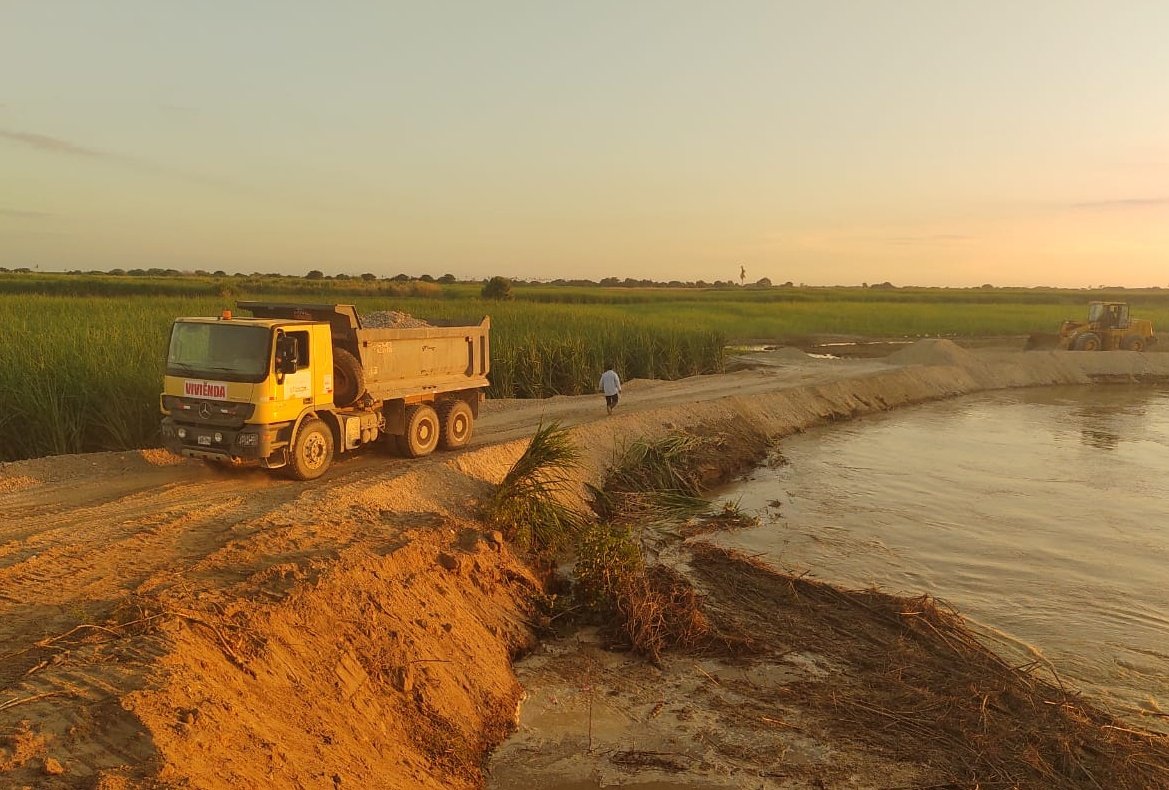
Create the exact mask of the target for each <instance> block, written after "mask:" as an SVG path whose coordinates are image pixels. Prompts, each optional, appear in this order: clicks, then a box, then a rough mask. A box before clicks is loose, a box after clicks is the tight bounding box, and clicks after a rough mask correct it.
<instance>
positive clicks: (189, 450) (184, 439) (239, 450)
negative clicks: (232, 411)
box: [161, 417, 288, 466]
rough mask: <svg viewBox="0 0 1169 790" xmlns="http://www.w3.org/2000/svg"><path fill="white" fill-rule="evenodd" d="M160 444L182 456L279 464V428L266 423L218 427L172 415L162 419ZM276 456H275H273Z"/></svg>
mask: <svg viewBox="0 0 1169 790" xmlns="http://www.w3.org/2000/svg"><path fill="white" fill-rule="evenodd" d="M161 433H162V445H163V447H165V448H166V449H168V450H170V451H171V452H172V453H174V454H175V455H181V456H184V457H186V458H203V459H206V460H209V461H223V462H226V463H235V464H244V463H262V464H264V465H265V466H267V465H269V462H270V461H276V463H275V464H274V465H283V461H284V449H283V448H284V446H286V445H287V444H288V441H287V438H284V441H281V438H282V437H281V431H280V429H279V428H277V427H273V426H267V425H245V426H244V427H243V428H239V429H233V428H219V427H215V426H212V425H192V424H189V423H181V422H177V421H175V419H174V418H173V417H164V418H163V420H162V427H161ZM273 455H276V456H277V457H278V459H273V458H272V456H273Z"/></svg>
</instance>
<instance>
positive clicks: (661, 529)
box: [574, 429, 766, 664]
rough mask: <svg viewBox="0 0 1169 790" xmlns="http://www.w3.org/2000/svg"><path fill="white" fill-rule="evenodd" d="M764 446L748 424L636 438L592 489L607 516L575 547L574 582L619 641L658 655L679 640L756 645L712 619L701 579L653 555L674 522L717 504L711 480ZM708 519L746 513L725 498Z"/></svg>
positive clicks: (706, 646)
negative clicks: (708, 493)
mask: <svg viewBox="0 0 1169 790" xmlns="http://www.w3.org/2000/svg"><path fill="white" fill-rule="evenodd" d="M765 446H766V441H765V439H763V438H762V437H760V436H758V435H755V434H753V433H751V432H748V431H744V430H741V429H739V430H734V431H725V432H724V431H717V430H712V431H709V432H706V433H693V432H690V433H674V434H671V435H668V436H665V437H662V438H660V439H653V440H649V439H638V440H636V441H633V442H631V443H630V444H629V445H628V446H626V447H625V449H624V450H623V451H622V452H621V454H620V455H619V456H618V458H617V459H616V460H615V462H614V463H613V465H612V467H611V468H610V469H609V471H608V472H607V473H606V475H605V477H604V481H603V483H602V486H601V487H600V488H594V489H593V490H592V497H593V499H592V507H593V510H594V512H595V513H596V514H597V516H598V518H599V522H598V523H597V524H595V525H591V526H590V527H588V528H587V529H586V530H585V531H584V533H583V537H582V540H581V541H580V543H579V544H578V546H577V561H576V586H575V588H574V595H575V598H576V602H577V604H578V606H580V607H581V608H582V609H584V610H585V611H586V612H588V614H589V616H590V618H591V619H593V620H596V621H600V622H602V623H605V624H606V625H607V626H608V627H609V631H610V635H611V637H612V638H613V639H614V641H615V642H618V643H621V644H623V645H625V646H627V647H629V648H630V649H631V650H632V651H633V652H635V653H637V654H639V655H641V656H644V657H646V658H648V659H649V660H650V661H652V662H654V663H655V664H657V663H660V662H661V658H662V654H663V653H665V652H666V651H667V650H669V649H671V648H676V649H683V650H690V651H698V652H723V653H725V652H732V653H738V652H741V651H742V650H743V649H746V648H747V647H748V643H747V642H746V641H745V640H743V639H742V638H739V637H735V636H728V635H727V634H725V633H723V632H722V631H720V630H719V629H718V628H716V627H714V626H712V625H711V623H710V621H709V620H708V618H707V617H706V615H705V614H704V613H703V610H702V597H701V596H700V595H699V593H698V592H697V591H696V590H695V589H694V587H693V585H691V584H690V582H689V581H688V580H687V579H686V577H685V576H684V575H683V574H682V573H681V572H680V571H678V570H677V569H675V568H672V567H670V566H669V565H666V564H663V563H661V562H658V561H656V558H655V557H654V556H653V555H654V554H655V553H656V552H655V546H658V545H660V543H661V542H662V541H663V540H664V539H666V538H668V537H677V535H676V533H674V532H672V530H673V526H674V524H676V522H678V521H680V520H685V519H689V518H691V517H693V516H695V515H696V514H701V513H705V512H706V511H708V510H709V509H710V503H709V501H707V500H706V499H705V498H704V497H703V492H704V491H705V489H706V485H707V481H711V480H721V479H723V478H725V476H726V474H728V473H729V472H732V471H736V470H737V469H739V468H741V466H742V464H743V463H746V462H749V461H750V460H753V459H757V458H758V455H759V452H760V449H761V448H762V447H765ZM715 458H717V459H719V460H718V461H717V462H715V461H712V460H711V459H715ZM710 518H712V519H713V518H719V519H721V520H725V521H731V520H733V521H738V520H741V519H742V518H744V517H743V515H742V514H740V513H739V512H738V511H737V509H736V508H734V507H731V506H726V507H724V509H723V512H722V513H721V514H718V515H717V516H711V517H710Z"/></svg>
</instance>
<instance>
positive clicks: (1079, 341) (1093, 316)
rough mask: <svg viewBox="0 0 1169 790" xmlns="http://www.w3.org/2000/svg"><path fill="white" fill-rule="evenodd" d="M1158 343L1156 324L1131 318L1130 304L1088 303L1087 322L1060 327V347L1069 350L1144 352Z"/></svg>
mask: <svg viewBox="0 0 1169 790" xmlns="http://www.w3.org/2000/svg"><path fill="white" fill-rule="evenodd" d="M1156 342H1157V336H1156V335H1155V334H1153V322H1152V321H1149V320H1148V319H1144V318H1131V317H1130V316H1129V314H1128V303H1127V302H1089V303H1088V320H1087V321H1072V320H1068V321H1064V322H1063V325H1062V326H1060V328H1059V347H1060V348H1062V349H1065V350H1069V351H1116V350H1118V349H1120V350H1124V351H1145V350H1147V349H1148V348H1149V347H1150V346H1152V345H1153V344H1154V343H1156Z"/></svg>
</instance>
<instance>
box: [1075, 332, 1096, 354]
mask: <svg viewBox="0 0 1169 790" xmlns="http://www.w3.org/2000/svg"><path fill="white" fill-rule="evenodd" d="M1072 350H1073V351H1099V350H1100V335H1098V334H1096V333H1095V332H1081V333H1080V334H1078V335H1076V339H1075V340H1073V341H1072Z"/></svg>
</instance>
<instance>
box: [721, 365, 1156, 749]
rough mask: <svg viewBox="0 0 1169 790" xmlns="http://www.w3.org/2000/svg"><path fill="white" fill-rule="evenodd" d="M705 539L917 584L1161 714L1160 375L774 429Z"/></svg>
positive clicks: (1092, 682)
mask: <svg viewBox="0 0 1169 790" xmlns="http://www.w3.org/2000/svg"><path fill="white" fill-rule="evenodd" d="M781 450H782V452H783V455H784V456H785V457H786V459H787V460H788V464H787V465H786V466H782V467H779V468H773V469H759V470H757V471H756V472H755V473H754V474H753V475H752V477H751V479H749V480H747V481H745V482H743V483H740V484H737V485H736V486H734V487H733V488H732V489H730V490H728V491H727V492H725V496H726V497H727V498H728V499H732V500H739V503H740V506H741V507H742V508H743V509H745V510H751V511H756V512H758V513H759V514H760V515H761V516H762V517H763V523H762V525H761V526H760V527H758V528H756V529H752V530H748V531H745V532H741V533H738V534H733V535H723V536H720V537H719V538H718V540H720V542H723V543H724V544H726V545H732V546H735V547H738V548H741V549H743V550H745V551H748V552H751V553H762V554H764V555H765V558H766V559H768V560H769V561H770V562H772V563H773V564H776V565H778V566H780V567H784V568H787V569H798V570H809V571H810V572H811V573H812V574H813V575H814V576H816V577H818V578H821V579H824V580H827V581H833V582H838V583H842V584H844V585H847V586H854V587H867V586H878V587H880V588H882V589H885V590H887V591H890V592H898V593H914V594H916V593H919V592H929V593H932V594H934V595H936V596H938V597H941V598H944V599H946V600H947V601H949V602H950V603H951V604H953V605H954V606H955V607H957V608H958V609H959V610H960V611H961V612H962V613H963V614H965V615H967V616H968V617H969V618H970V619H972V620H974V621H976V622H978V623H979V624H982V625H984V626H986V627H987V628H988V629H993V630H994V631H996V632H998V633H999V634H1000V635H1001V637H1000V638H1002V639H1006V640H1009V642H1010V644H1011V646H1012V647H1013V648H1017V649H1021V650H1023V651H1024V652H1028V651H1030V652H1032V653H1033V654H1036V655H1039V656H1042V657H1044V658H1045V659H1047V660H1048V661H1050V662H1051V664H1052V665H1054V667H1055V668H1056V670H1057V671H1058V672H1059V674H1060V675H1061V676H1062V677H1064V678H1065V680H1066V679H1068V678H1070V679H1071V680H1072V682H1073V683H1074V684H1075V685H1076V686H1078V687H1079V688H1081V689H1082V690H1084V691H1085V692H1087V693H1088V694H1090V695H1092V696H1093V697H1094V698H1097V699H1099V700H1101V701H1104V702H1105V703H1106V704H1107V705H1109V706H1110V707H1111V708H1112V709H1113V710H1115V711H1116V712H1118V713H1121V714H1123V715H1126V716H1128V717H1130V718H1132V719H1134V720H1137V721H1139V722H1140V723H1141V724H1143V725H1145V726H1148V727H1153V728H1157V729H1162V730H1165V729H1169V719H1166V718H1164V717H1161V716H1157V715H1156V714H1157V713H1158V712H1160V711H1161V710H1162V706H1164V710H1165V712H1166V713H1169V389H1150V388H1140V387H1128V386H1109V387H1094V388H1093V387H1066V388H1047V389H1041V390H1016V391H1008V392H999V393H989V394H982V395H977V396H970V397H966V398H962V399H957V400H953V401H946V402H940V403H935V404H929V405H924V406H918V407H913V408H910V409H904V410H900V411H895V412H890V413H886V414H882V415H879V416H876V417H871V418H866V419H862V420H857V421H854V422H850V423H847V424H838V425H834V426H829V427H825V428H818V429H816V430H814V431H810V432H808V433H805V434H803V435H800V436H796V437H792V438H789V439H787V440H785V441H784V442H783V443H782V445H781Z"/></svg>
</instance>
